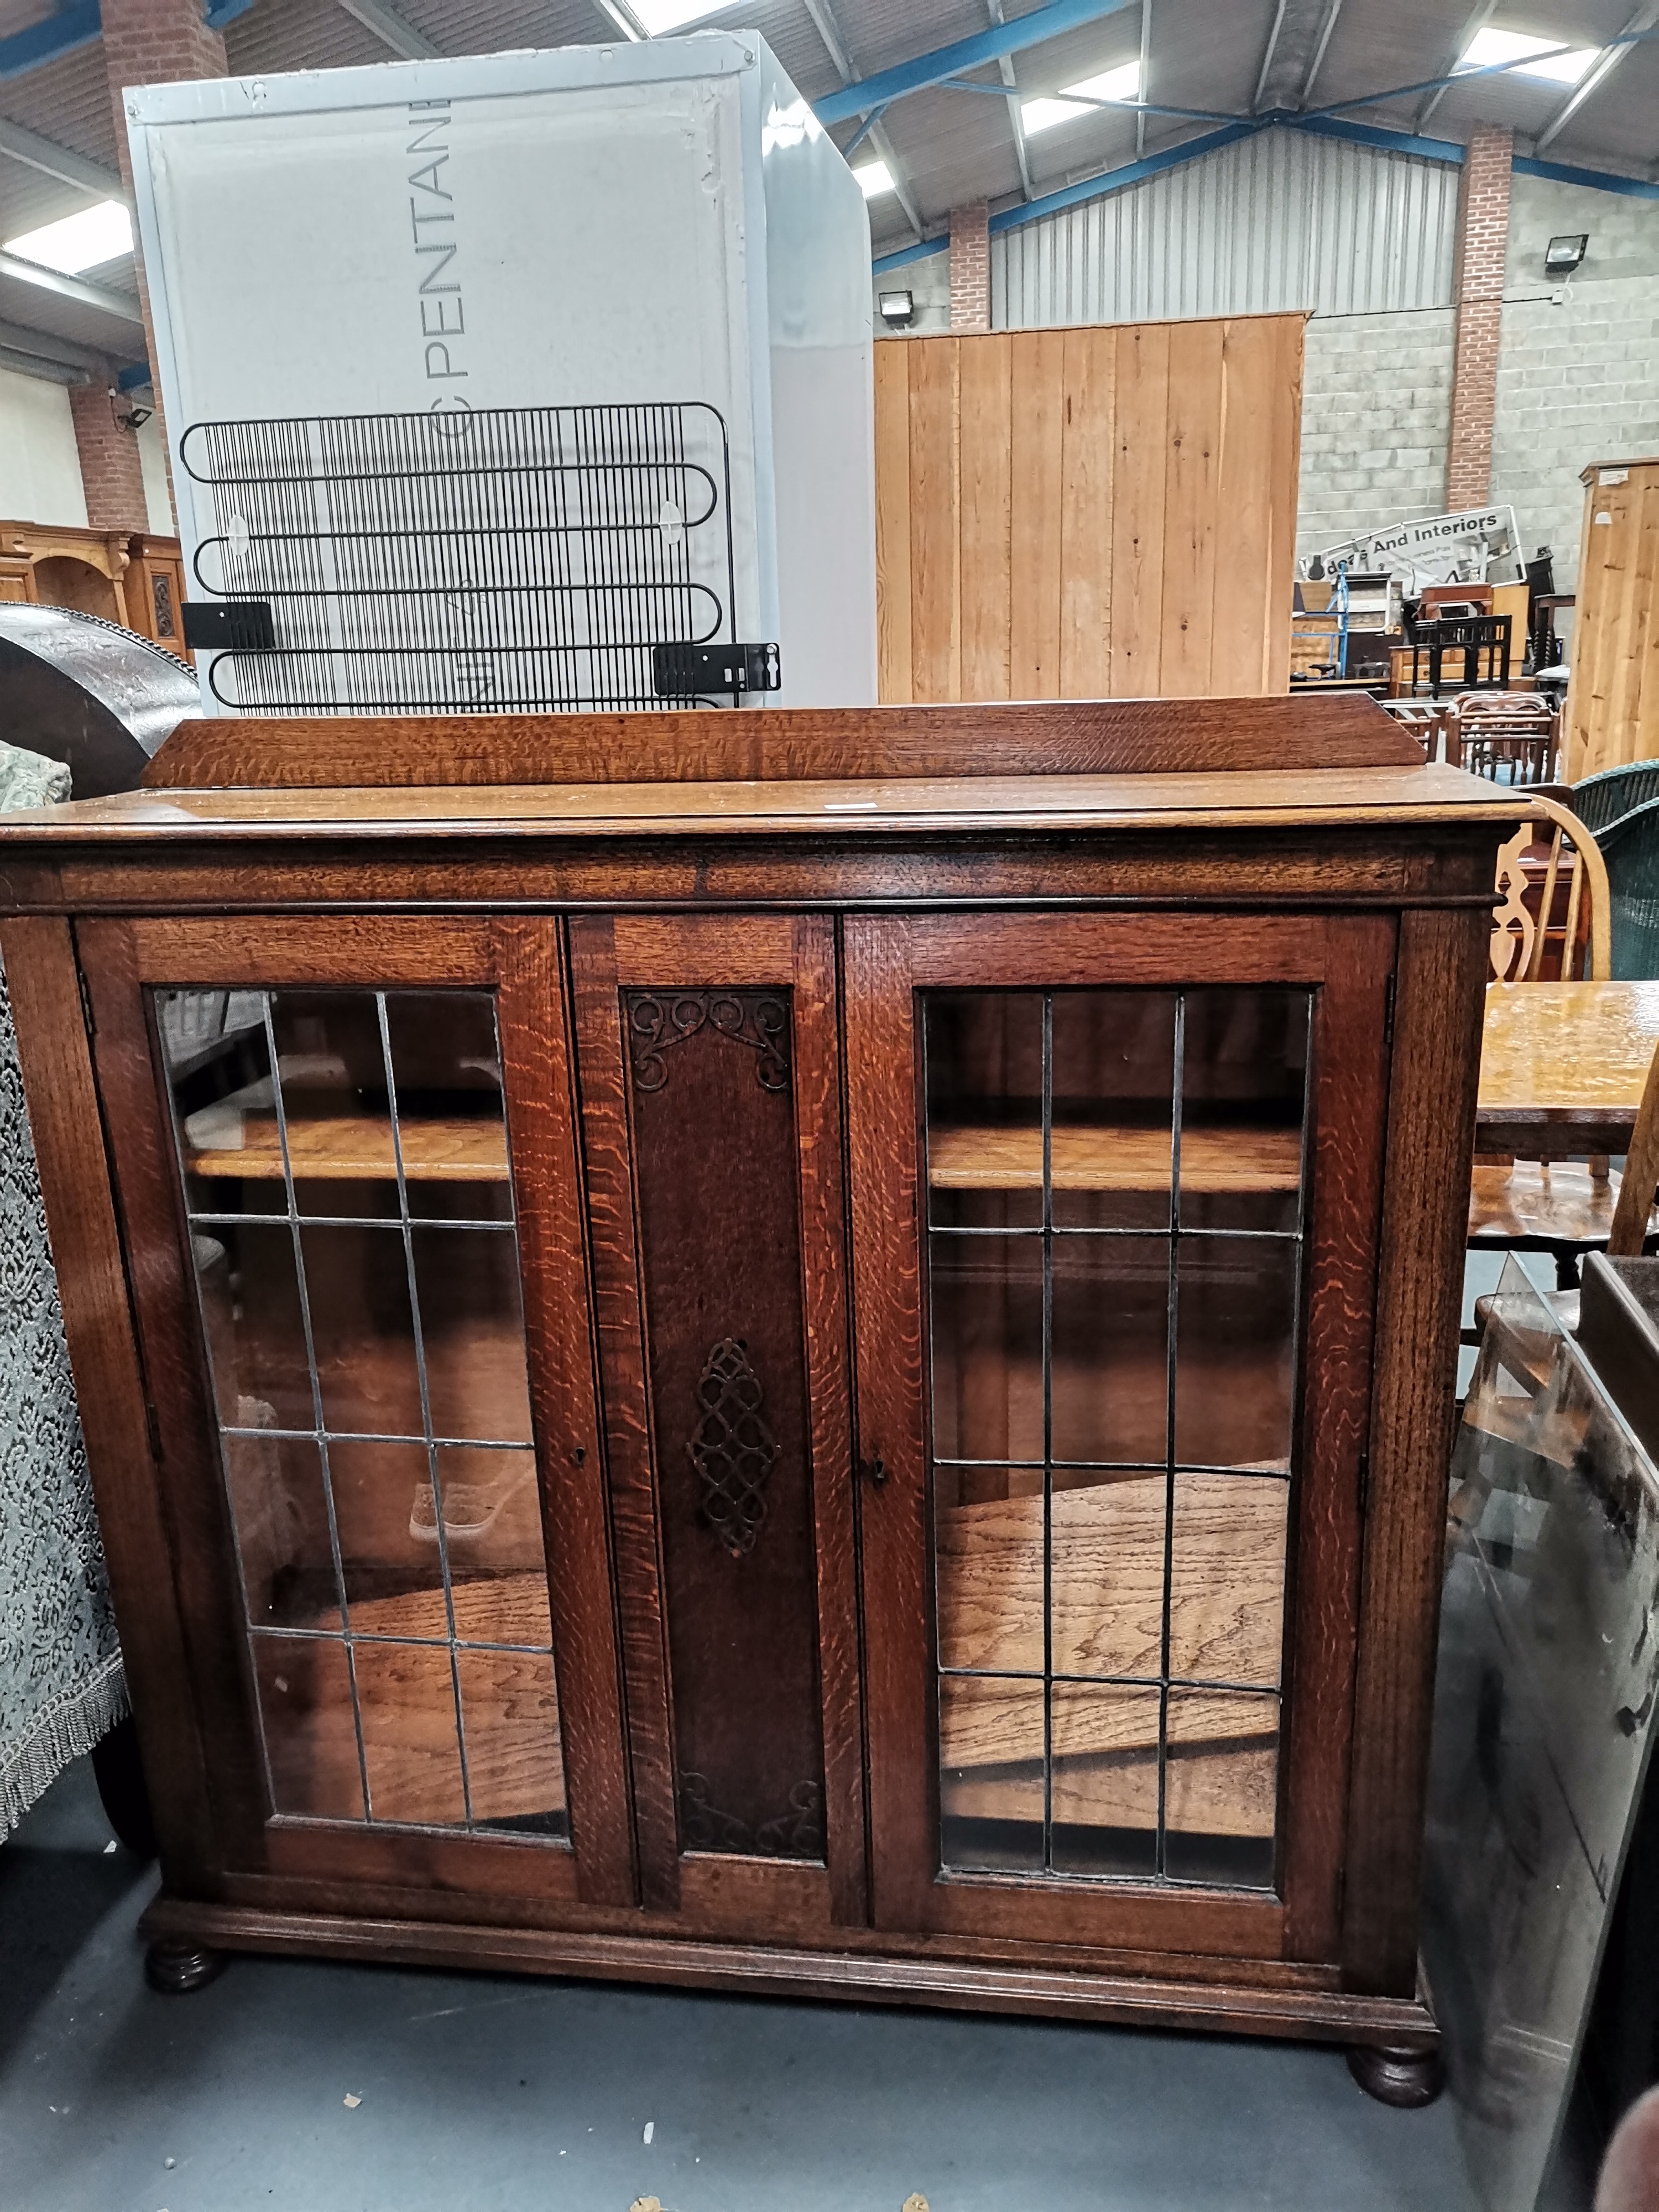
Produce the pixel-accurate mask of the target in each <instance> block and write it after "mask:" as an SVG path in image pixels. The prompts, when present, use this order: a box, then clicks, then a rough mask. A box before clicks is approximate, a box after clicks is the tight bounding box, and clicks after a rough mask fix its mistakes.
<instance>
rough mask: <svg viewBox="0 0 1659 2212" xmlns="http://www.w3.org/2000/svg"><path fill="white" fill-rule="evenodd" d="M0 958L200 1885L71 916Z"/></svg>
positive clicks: (108, 1525) (179, 1699) (79, 1346)
mask: <svg viewBox="0 0 1659 2212" xmlns="http://www.w3.org/2000/svg"><path fill="white" fill-rule="evenodd" d="M0 955H3V957H4V961H5V970H6V977H5V980H6V989H7V993H8V995H9V1000H10V1003H11V1012H12V1018H13V1020H14V1022H15V1025H16V1030H17V1040H18V1047H19V1054H20V1058H21V1063H22V1075H23V1093H24V1098H25V1101H26V1103H27V1107H28V1113H29V1124H30V1127H31V1128H32V1130H33V1137H34V1152H35V1158H36V1160H37V1162H38V1164H39V1167H40V1188H41V1194H42V1196H43V1198H44V1200H45V1201H46V1222H47V1226H48V1230H49V1232H50V1235H51V1239H52V1258H53V1261H54V1262H55V1264H56V1267H57V1270H58V1301H59V1304H60V1305H61V1306H62V1309H63V1315H64V1334H65V1336H66V1338H67V1340H68V1343H69V1354H70V1368H71V1370H72V1372H73V1374H74V1377H75V1386H76V1396H77V1399H78V1401H79V1404H80V1413H81V1427H82V1435H83V1436H84V1437H85V1440H86V1447H87V1461H88V1468H89V1470H90V1472H91V1476H92V1486H93V1495H94V1499H95V1501H96V1504H97V1508H98V1523H99V1528H100V1531H101V1533H102V1535H103V1540H104V1552H105V1556H106V1559H107V1561H108V1563H109V1573H110V1586H111V1594H112V1598H113V1601H114V1605H115V1617H116V1621H117V1624H118V1627H119V1629H120V1632H121V1646H122V1657H123V1661H124V1663H125V1668H126V1674H127V1683H128V1688H129V1691H130V1692H131V1698H132V1700H133V1705H134V1708H135V1717H136V1719H137V1729H138V1737H139V1744H140V1748H141V1752H142V1754H143V1766H144V1773H145V1777H146V1779H147V1781H148V1782H149V1790H150V1798H151V1803H152V1806H153V1808H154V1813H155V1828H156V1833H157V1836H158V1838H159V1839H160V1843H161V1865H162V1869H163V1872H164V1875H165V1876H166V1879H167V1881H170V1882H172V1883H173V1884H174V1885H186V1884H188V1885H191V1886H193V1887H197V1888H200V1887H203V1886H204V1885H205V1884H206V1883H207V1882H208V1881H209V1880H210V1875H211V1869H212V1866H213V1863H214V1859H215V1857H216V1851H217V1850H218V1849H219V1847H220V1844H219V1838H218V1836H217V1834H216V1823H215V1819H214V1811H213V1800H212V1796H211V1793H210V1788H209V1783H208V1771H207V1752H206V1747H205V1746H204V1741H203V1736H202V1724H201V1720H200V1717H199V1714H198V1711H197V1699H196V1695H195V1692H194V1689H193V1686H192V1684H191V1663H190V1651H189V1646H188V1644H187V1641H186V1638H185V1624H184V1620H183V1618H182V1614H181V1609H180V1601H179V1594H178V1591H177V1589H176V1586H175V1583H174V1580H173V1567H172V1560H171V1550H172V1531H171V1528H170V1527H169V1525H168V1522H167V1511H166V1507H165V1504H164V1502H163V1498H162V1493H161V1476H160V1471H159V1469H158V1468H157V1467H156V1465H155V1460H154V1458H153V1456H152V1455H151V1450H150V1446H149V1409H148V1403H147V1395H146V1384H145V1378H144V1375H143V1370H142V1368H141V1366H140V1364H139V1356H138V1346H137V1340H136V1338H135V1334H134V1327H133V1317H132V1313H131V1305H130V1304H129V1290H128V1283H127V1275H126V1265H125V1255H124V1254H123V1251H122V1248H121V1237H120V1231H119V1229H118V1224H117V1219H116V1213H115V1206H114V1201H113V1198H112V1193H111V1190H110V1187H109V1182H108V1169H107V1164H106V1159H105V1157H104V1143H105V1139H104V1132H103V1128H102V1119H101V1111H100V1102H99V1097H98V1092H97V1088H96V1085H95V1082H94V1073H93V1066H92V1059H91V1053H90V1049H89V1047H88V1039H87V1033H86V1028H85V1024H84V1020H83V1017H82V1007H81V996H80V979H79V975H78V972H77V969H76V952H75V945H74V940H73V938H72V936H71V934H70V926H69V924H68V923H67V922H65V921H46V920H34V921H30V920H22V919H18V918H15V917H13V918H11V919H9V920H7V921H3V922H0Z"/></svg>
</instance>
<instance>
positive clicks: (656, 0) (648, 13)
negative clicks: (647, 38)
mask: <svg viewBox="0 0 1659 2212" xmlns="http://www.w3.org/2000/svg"><path fill="white" fill-rule="evenodd" d="M731 4H732V0H714V5H713V6H712V7H711V6H710V5H709V0H629V5H630V7H631V8H632V9H633V11H634V13H635V15H637V16H638V17H639V19H640V21H641V23H643V24H644V26H645V27H646V29H647V31H648V32H649V33H651V35H652V37H653V39H659V38H660V37H661V36H662V34H663V33H664V32H665V31H678V29H679V27H680V26H681V25H682V24H683V23H697V22H701V21H702V18H703V17H704V16H705V15H719V14H720V9H722V8H729V7H730V6H731Z"/></svg>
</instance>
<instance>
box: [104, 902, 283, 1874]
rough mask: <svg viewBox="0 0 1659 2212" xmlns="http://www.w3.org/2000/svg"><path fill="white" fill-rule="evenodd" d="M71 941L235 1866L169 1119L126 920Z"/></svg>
mask: <svg viewBox="0 0 1659 2212" xmlns="http://www.w3.org/2000/svg"><path fill="white" fill-rule="evenodd" d="M76 949H77V951H78V954H79V957H80V960H81V963H82V968H83V969H84V972H85V975H86V979H87V984H88V992H89V995H90V1000H91V1006H92V1015H93V1030H94V1035H93V1049H94V1062H95V1065H96V1067H97V1071H98V1087H99V1091H100V1096H101V1099H102V1103H103V1110H104V1130H105V1140H106V1144H107V1146H108V1147H109V1158H110V1163H111V1165H112V1169H113V1171H114V1176H115V1181H116V1188H117V1193H118V1204H119V1207H120V1214H121V1221H122V1227H123V1231H124V1241H125V1249H126V1255H127V1268H128V1277H129V1280H130V1283H131V1294H132V1299H133V1307H134V1313H135V1317H136V1320H137V1333H138V1343H139V1349H140V1357H141V1358H142V1360H143V1370H144V1377H145V1392H146V1397H147V1399H148V1401H149V1402H148V1411H147V1416H146V1418H147V1419H148V1421H149V1425H150V1428H151V1432H152V1434H153V1437H154V1438H155V1444H156V1448H157V1455H158V1459H159V1462H160V1477H161V1492H162V1499H163V1504H162V1510H163V1512H164V1514H165V1516H166V1523H167V1544H168V1553H169V1565H168V1573H169V1577H170V1579H171V1581H172V1583H173V1588H174V1589H176V1591H177V1594H178V1602H179V1611H180V1614H181V1617H182V1623H183V1627H184V1633H185V1654H186V1659H187V1673H186V1676H185V1680H187V1681H188V1683H189V1686H190V1691H191V1695H192V1696H193V1699H194V1702H195V1705H196V1707H197V1713H198V1715H199V1724H200V1727H201V1731H202V1739H203V1748H204V1753H205V1754H206V1759H207V1765H208V1787H209V1790H210V1793H211V1796H212V1799H213V1804H214V1812H215V1826H216V1828H217V1830H218V1848H219V1850H220V1851H221V1853H222V1855H223V1856H224V1857H225V1858H227V1859H228V1861H229V1862H230V1863H232V1864H234V1865H241V1866H253V1867H257V1866H258V1865H260V1864H261V1863H262V1862H263V1840H262V1829H263V1826H264V1811H265V1804H264V1796H265V1791H264V1773H263V1763H262V1759H261V1756H260V1751H259V1741H260V1738H259V1729H258V1721H257V1719H256V1718H255V1716H254V1707H253V1699H252V1682H251V1680H250V1678H249V1674H248V1666H247V1656H246V1640H245V1638H244V1635H243V1632H242V1628H241V1624H240V1620H239V1619H238V1617H237V1615H238V1605H237V1599H236V1592H237V1587H238V1576H237V1569H236V1554H235V1549H234V1540H233V1538H232V1535H231V1530H230V1522H229V1513H228V1508H227V1505H226V1502H225V1495H224V1485H223V1480H222V1476H221V1473H220V1461H219V1449H218V1432H217V1425H216V1421H215V1419H214V1417H213V1411H212V1406H213V1399H212V1390H211V1385H210V1383H209V1380H208V1377H207V1374H206V1370H205V1362H204V1355H203V1349H202V1331H201V1322H200V1318H199V1310H198V1306H197V1296H196V1285H195V1280H194V1276H193V1273H186V1258H185V1255H186V1254H187V1253H188V1252H189V1249H190V1245H189V1240H188V1235H187V1232H186V1231H185V1223H184V1215H183V1208H182V1202H181V1198H180V1194H179V1176H178V1170H177V1167H176V1164H175V1162H174V1159H173V1139H172V1131H171V1127H170V1126H169V1121H170V1117H167V1118H164V1109H163V1106H162V1102H161V1097H160V1093H159V1090H158V1084H157V1076H156V1071H155V1061H154V1059H153V1056H152V1052H151V1042H150V1030H149V1021H148V1018H147V1016H146V1011H145V1006H144V1001H143V987H142V979H141V975H140V970H139V965H138V948H137V943H136V941H135V939H134V937H133V933H132V931H131V928H130V927H128V926H127V925H126V924H125V923H121V922H108V921H88V922H83V923H82V925H81V926H80V927H79V929H78V930H77V932H76Z"/></svg>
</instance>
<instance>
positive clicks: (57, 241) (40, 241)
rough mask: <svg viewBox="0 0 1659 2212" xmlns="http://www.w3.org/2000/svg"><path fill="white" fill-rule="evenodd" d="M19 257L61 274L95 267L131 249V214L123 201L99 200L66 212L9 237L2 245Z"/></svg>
mask: <svg viewBox="0 0 1659 2212" xmlns="http://www.w3.org/2000/svg"><path fill="white" fill-rule="evenodd" d="M0 250H3V251H4V252H7V253H15V254H16V255H17V256H18V258H19V259H20V260H23V261H33V262H38V263H39V264H40V267H41V268H42V269H55V270H57V271H58V274H59V276H79V275H80V273H81V271H82V270H83V269H96V268H97V267H98V265H99V264H100V262H105V261H113V260H115V259H116V258H118V256H119V255H120V254H123V253H131V251H132V217H131V216H130V215H129V214H128V212H127V208H126V203H125V201H124V200H100V201H99V203H98V204H97V206H96V207H89V208H82V210H81V211H80V213H79V214H78V215H66V216H64V218H63V220H62V221H61V222H48V223H44V224H43V225H42V226H41V228H40V229H39V230H26V231H24V232H23V233H22V234H21V236H20V237H17V238H9V239H7V240H5V242H4V246H3V248H0Z"/></svg>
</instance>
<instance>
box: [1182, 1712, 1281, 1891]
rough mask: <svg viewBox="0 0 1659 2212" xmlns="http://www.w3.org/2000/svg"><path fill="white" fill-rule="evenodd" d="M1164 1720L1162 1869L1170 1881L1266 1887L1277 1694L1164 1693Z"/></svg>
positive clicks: (1274, 1806)
mask: <svg viewBox="0 0 1659 2212" xmlns="http://www.w3.org/2000/svg"><path fill="white" fill-rule="evenodd" d="M1165 1725H1166V1728H1167V1730H1168V1753H1167V1765H1166V1769H1165V1774H1164V1871H1165V1872H1166V1873H1167V1874H1168V1875H1170V1878H1171V1879H1172V1880H1173V1881H1207V1882H1225V1883H1229V1884H1231V1885H1235V1886H1238V1887H1245V1888H1249V1889H1270V1888H1271V1887H1273V1834H1274V1830H1275V1827H1276V1826H1277V1820H1278V1794H1279V1700H1278V1699H1277V1698H1274V1697H1251V1696H1249V1695H1247V1694H1240V1693H1238V1692H1230V1691H1218V1690H1171V1691H1170V1709H1169V1717H1168V1720H1167V1722H1166V1723H1165Z"/></svg>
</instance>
